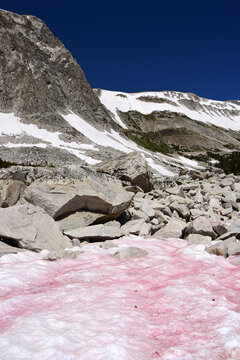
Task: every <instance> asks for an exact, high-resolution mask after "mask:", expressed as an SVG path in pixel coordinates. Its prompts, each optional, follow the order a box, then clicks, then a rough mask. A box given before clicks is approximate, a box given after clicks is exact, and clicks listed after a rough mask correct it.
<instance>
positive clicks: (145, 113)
mask: <svg viewBox="0 0 240 360" xmlns="http://www.w3.org/2000/svg"><path fill="white" fill-rule="evenodd" d="M239 124H240V102H238V101H236V102H234V101H232V102H231V101H229V102H217V101H212V100H207V99H202V98H198V97H197V96H196V95H193V94H182V93H177V92H157V93H154V92H147V93H139V94H126V93H120V92H111V91H105V90H94V91H93V89H92V88H91V86H90V85H89V84H88V82H87V80H86V78H85V75H84V73H83V71H82V69H81V68H80V66H79V65H78V63H77V62H76V60H74V59H73V57H72V55H71V54H70V53H69V51H68V50H67V49H66V48H65V47H64V45H63V44H62V42H61V41H60V40H58V39H57V38H56V37H54V35H53V34H52V33H51V31H50V30H49V29H48V27H47V26H46V25H45V24H44V23H43V22H42V21H41V20H39V19H37V18H36V17H34V16H28V15H17V14H14V13H11V12H8V11H0V161H1V160H4V161H8V162H11V163H19V164H33V165H34V164H35V165H36V164H37V165H54V166H58V165H63V164H66V163H70V164H74V163H78V164H83V163H84V164H90V165H95V164H98V163H100V162H101V161H102V160H108V159H111V158H114V157H116V156H117V155H121V154H123V153H126V154H127V153H130V152H132V151H140V152H141V153H142V155H143V156H144V157H145V159H146V160H147V162H148V163H149V165H150V166H151V167H152V168H153V169H154V170H155V172H157V173H160V174H162V175H174V173H176V172H178V171H179V169H181V168H182V167H184V166H188V167H198V164H197V162H196V161H193V160H190V159H188V158H186V157H185V155H186V156H189V155H193V154H194V155H196V154H199V153H203V154H204V153H206V151H207V150H209V149H211V150H212V151H221V152H224V151H229V149H230V148H233V149H239V146H240V142H239V139H240V136H239V134H238V130H239V129H240V125H239Z"/></svg>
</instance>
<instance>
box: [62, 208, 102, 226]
mask: <svg viewBox="0 0 240 360" xmlns="http://www.w3.org/2000/svg"><path fill="white" fill-rule="evenodd" d="M102 216H103V214H100V213H95V212H90V211H76V212H75V213H73V214H70V215H68V216H66V217H64V218H63V219H61V220H58V221H56V224H57V225H58V227H59V229H60V230H61V231H71V230H74V229H78V228H82V227H85V226H88V225H91V224H93V223H94V222H95V221H97V220H98V219H99V218H102Z"/></svg>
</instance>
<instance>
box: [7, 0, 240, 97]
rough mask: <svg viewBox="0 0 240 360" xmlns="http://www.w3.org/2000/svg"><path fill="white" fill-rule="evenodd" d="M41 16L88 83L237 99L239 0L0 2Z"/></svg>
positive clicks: (239, 81) (239, 89)
mask: <svg viewBox="0 0 240 360" xmlns="http://www.w3.org/2000/svg"><path fill="white" fill-rule="evenodd" d="M0 7H1V8H3V9H6V10H10V11H13V12H17V13H19V14H31V15H35V16H38V17H40V18H41V19H42V20H44V21H45V22H46V24H47V25H48V26H49V28H50V29H51V30H52V32H53V33H54V35H56V36H57V37H59V38H60V39H61V40H62V41H63V43H64V44H65V46H66V47H67V48H68V49H69V50H70V51H71V53H72V54H73V56H74V57H75V58H76V59H77V61H78V62H79V64H80V65H81V67H82V69H83V70H84V72H85V74H86V76H87V79H88V81H89V82H90V84H91V85H92V87H98V88H103V89H109V90H121V91H126V92H137V91H147V90H153V91H156V90H177V91H184V92H193V93H196V94H198V95H200V96H203V97H208V98H213V99H219V100H227V99H240V0H228V1H225V0H208V1H207V0H200V1H194V0H178V1H176V0H170V1H168V0H165V1H161V0H145V1H141V0H139V1H137V0H117V1H115V0H112V1H109V0H100V1H97V0H82V1H78V0H68V1H62V2H60V1H54V0H53V1H52V0H48V1H46V0H41V1H32V0H21V1H19V0H1V2H0Z"/></svg>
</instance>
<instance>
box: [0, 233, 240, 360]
mask: <svg viewBox="0 0 240 360" xmlns="http://www.w3.org/2000/svg"><path fill="white" fill-rule="evenodd" d="M115 243H116V244H117V245H118V246H119V247H128V246H138V247H140V248H142V249H146V250H147V251H148V252H149V255H147V256H145V257H142V258H136V259H130V260H124V261H123V260H119V259H116V258H113V257H111V256H110V253H113V252H115V251H116V250H117V248H111V249H109V250H105V249H102V248H101V247H100V246H99V244H88V245H86V246H85V247H84V253H83V254H81V255H79V257H78V258H77V259H76V260H67V259H65V260H61V261H58V262H48V261H45V260H42V258H43V257H44V255H45V254H46V253H45V252H42V253H40V254H34V253H30V252H26V253H19V254H17V255H6V256H3V257H2V258H1V259H0V296H1V305H0V312H1V317H0V331H1V335H0V359H4V360H7V359H11V360H13V359H18V360H21V359H32V360H34V359H37V360H41V359H42V360H43V359H44V360H47V359H51V360H52V359H64V360H74V359H81V360H92V359H94V360H100V359H101V360H103V359H104V360H107V359H109V360H119V359H121V360H125V359H126V360H138V359H139V360H140V359H141V360H148V359H149V360H150V359H162V360H170V359H171V360H179V359H181V360H187V359H188V360H189V359H191V360H209V359H211V360H220V359H239V358H240V314H239V303H240V300H239V299H240V282H239V275H240V261H239V259H238V258H229V259H228V260H225V259H224V258H222V257H216V256H213V255H209V254H207V253H206V252H204V251H203V247H202V246H188V245H187V244H186V242H185V241H184V240H170V241H167V242H164V241H160V240H155V239H149V240H143V239H142V238H137V237H135V238H125V239H120V240H117V241H115Z"/></svg>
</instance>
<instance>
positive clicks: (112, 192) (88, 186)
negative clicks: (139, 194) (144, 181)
mask: <svg viewBox="0 0 240 360" xmlns="http://www.w3.org/2000/svg"><path fill="white" fill-rule="evenodd" d="M132 197H133V194H132V193H130V192H127V191H125V190H124V188H123V187H122V185H121V182H120V181H117V180H112V179H111V178H110V177H108V178H105V179H104V178H103V177H100V178H99V179H98V178H97V177H96V178H94V177H93V176H92V177H91V178H90V177H89V178H88V179H84V180H72V181H70V180H69V181H66V182H65V183H54V182H53V181H52V182H51V181H46V182H43V183H40V184H36V183H33V184H31V185H30V186H29V187H28V188H27V190H26V191H25V193H24V198H25V199H26V200H27V201H28V202H30V203H31V204H34V205H36V206H40V207H42V208H43V209H44V210H45V211H46V212H47V213H48V214H49V215H50V216H51V217H53V218H54V219H57V218H58V217H60V216H62V215H65V214H69V213H72V212H74V211H77V210H88V211H93V212H97V213H102V214H103V217H102V220H104V221H107V220H112V219H115V218H116V217H118V216H119V215H121V214H122V213H123V212H124V211H125V210H126V209H127V208H128V206H129V204H130V202H131V199H132Z"/></svg>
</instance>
